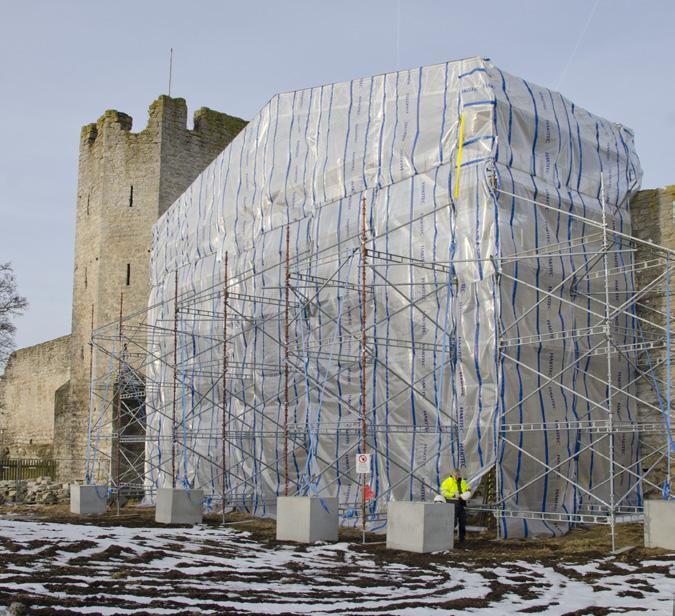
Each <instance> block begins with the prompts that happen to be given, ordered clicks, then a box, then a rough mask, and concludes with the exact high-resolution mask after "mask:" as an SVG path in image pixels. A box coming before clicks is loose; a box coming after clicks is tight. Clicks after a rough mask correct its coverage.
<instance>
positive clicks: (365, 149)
mask: <svg viewBox="0 0 675 616" xmlns="http://www.w3.org/2000/svg"><path fill="white" fill-rule="evenodd" d="M374 82H375V78H374V77H372V78H371V79H370V92H369V93H368V121H367V122H366V133H365V135H364V136H363V167H362V174H363V187H364V189H365V188H368V179H367V178H366V159H367V158H368V134H369V133H370V118H371V115H372V114H371V109H372V107H373V83H374Z"/></svg>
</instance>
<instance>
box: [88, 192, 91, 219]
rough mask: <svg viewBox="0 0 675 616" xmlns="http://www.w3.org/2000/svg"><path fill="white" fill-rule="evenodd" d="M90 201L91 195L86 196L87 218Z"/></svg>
mask: <svg viewBox="0 0 675 616" xmlns="http://www.w3.org/2000/svg"><path fill="white" fill-rule="evenodd" d="M90 199H91V193H88V194H87V216H89V200H90Z"/></svg>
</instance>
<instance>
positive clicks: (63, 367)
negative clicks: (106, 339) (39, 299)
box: [0, 336, 70, 458]
mask: <svg viewBox="0 0 675 616" xmlns="http://www.w3.org/2000/svg"><path fill="white" fill-rule="evenodd" d="M69 377H70V336H63V337H61V338H56V339H55V340H50V341H48V342H44V343H42V344H37V345H35V346H31V347H27V348H25V349H20V350H18V351H15V352H14V353H12V354H11V356H10V358H9V361H8V362H7V366H6V367H5V373H4V375H3V376H2V377H0V414H1V415H0V421H1V422H2V424H1V425H2V435H1V438H0V447H1V448H2V451H4V450H5V447H6V448H8V449H9V456H10V457H12V458H50V457H51V456H52V443H53V440H54V398H55V396H56V392H57V390H58V389H59V388H60V387H62V386H63V385H64V384H65V383H67V382H68V379H69Z"/></svg>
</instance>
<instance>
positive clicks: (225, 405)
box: [221, 252, 229, 524]
mask: <svg viewBox="0 0 675 616" xmlns="http://www.w3.org/2000/svg"><path fill="white" fill-rule="evenodd" d="M227 257H228V255H227V252H225V266H224V269H225V276H224V281H223V425H222V434H221V436H222V441H221V442H222V460H223V483H222V489H223V503H222V513H223V524H224V523H225V490H226V487H227V482H226V474H227V467H226V465H225V452H226V446H225V438H226V434H227V286H228V284H229V283H228V279H227Z"/></svg>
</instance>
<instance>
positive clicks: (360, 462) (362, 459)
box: [356, 453, 370, 475]
mask: <svg viewBox="0 0 675 616" xmlns="http://www.w3.org/2000/svg"><path fill="white" fill-rule="evenodd" d="M356 472H357V473H358V474H359V475H370V454H369V453H357V454H356Z"/></svg>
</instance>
